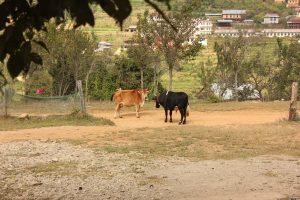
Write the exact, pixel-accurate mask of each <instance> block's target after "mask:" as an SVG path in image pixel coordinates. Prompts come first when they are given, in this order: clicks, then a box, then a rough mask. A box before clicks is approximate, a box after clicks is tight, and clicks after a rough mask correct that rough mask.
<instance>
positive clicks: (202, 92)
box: [194, 58, 216, 98]
mask: <svg viewBox="0 0 300 200" xmlns="http://www.w3.org/2000/svg"><path fill="white" fill-rule="evenodd" d="M194 73H195V75H196V79H197V80H198V83H199V85H200V88H199V91H198V92H197V97H198V98H208V97H209V96H210V95H211V94H212V89H211V87H212V84H213V83H214V81H215V80H216V68H215V67H214V66H213V63H212V61H211V59H210V58H208V60H207V61H206V62H201V63H199V64H198V67H197V68H195V71H194Z"/></svg>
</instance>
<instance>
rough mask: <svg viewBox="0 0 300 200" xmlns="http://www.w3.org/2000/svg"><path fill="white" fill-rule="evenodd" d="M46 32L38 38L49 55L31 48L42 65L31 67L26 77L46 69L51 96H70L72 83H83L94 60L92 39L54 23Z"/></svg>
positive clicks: (74, 84) (72, 89) (73, 84)
mask: <svg viewBox="0 0 300 200" xmlns="http://www.w3.org/2000/svg"><path fill="white" fill-rule="evenodd" d="M47 29H48V32H45V33H43V34H40V35H39V38H40V39H41V40H43V41H45V44H46V45H47V48H48V51H49V53H47V52H46V51H42V50H41V48H39V46H33V47H34V48H36V51H39V52H40V54H41V56H42V58H43V60H44V66H43V67H42V68H41V67H38V66H34V65H33V66H32V67H31V69H30V71H29V72H30V73H29V76H27V77H29V79H31V78H32V77H33V75H34V73H35V71H44V70H45V69H46V70H47V71H48V73H49V74H50V75H51V76H52V91H51V92H50V93H51V94H53V95H58V96H61V95H65V94H69V93H74V90H75V86H76V81H77V80H82V81H83V82H84V81H85V80H86V77H87V74H88V73H89V69H90V66H91V63H92V62H93V60H94V59H95V53H94V49H95V40H94V38H93V37H92V36H90V35H88V34H86V33H84V32H82V31H80V30H77V31H75V30H65V29H64V28H63V26H62V27H61V28H60V29H57V28H56V26H55V25H54V24H49V26H48V27H47ZM36 78H38V77H36ZM41 81H43V80H41ZM35 89H36V88H35Z"/></svg>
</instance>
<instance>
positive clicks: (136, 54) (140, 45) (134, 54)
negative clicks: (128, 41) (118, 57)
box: [127, 33, 159, 89]
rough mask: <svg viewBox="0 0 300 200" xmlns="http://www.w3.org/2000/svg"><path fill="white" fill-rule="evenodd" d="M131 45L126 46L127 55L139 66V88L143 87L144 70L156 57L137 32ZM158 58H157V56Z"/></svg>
mask: <svg viewBox="0 0 300 200" xmlns="http://www.w3.org/2000/svg"><path fill="white" fill-rule="evenodd" d="M133 43H134V44H135V45H132V46H131V47H129V48H128V51H127V53H128V57H129V58H131V59H132V60H133V61H134V62H135V64H136V65H137V66H138V67H139V68H140V72H141V76H140V77H141V78H140V80H141V88H142V89H143V88H144V70H145V69H146V68H147V67H149V66H150V65H151V64H152V63H154V61H155V60H157V57H155V52H154V50H153V49H152V48H150V47H149V46H148V45H147V41H145V38H144V37H142V36H141V35H140V34H139V33H138V34H137V35H135V37H134V39H133ZM158 59H159V58H158Z"/></svg>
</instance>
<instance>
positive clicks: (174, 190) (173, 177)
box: [0, 109, 300, 200]
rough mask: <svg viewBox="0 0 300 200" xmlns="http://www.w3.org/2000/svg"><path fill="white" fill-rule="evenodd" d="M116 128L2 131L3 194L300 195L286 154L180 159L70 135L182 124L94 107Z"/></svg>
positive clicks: (152, 114)
mask: <svg viewBox="0 0 300 200" xmlns="http://www.w3.org/2000/svg"><path fill="white" fill-rule="evenodd" d="M91 114H93V115H95V116H101V117H106V118H109V119H112V120H113V121H114V122H115V124H116V126H114V127H110V126H104V127H75V126H69V127H52V128H39V129H27V130H18V131H5V132H0V159H1V163H0V199H178V200H179V199H188V200H196V199H211V200H216V199H218V200H219V199H249V200H250V199H263V200H268V199H270V200H271V199H298V198H299V195H300V159H299V158H298V157H297V158H296V157H289V156H285V155H281V156H272V155H265V156H260V157H254V158H248V159H237V160H207V161H197V162H196V161H191V160H187V159H183V158H177V157H162V158H160V159H144V158H142V156H140V155H138V154H137V153H134V152H132V153H129V154H128V155H123V154H122V155H121V154H115V153H107V152H103V151H96V150H93V149H88V148H84V147H82V146H80V145H74V144H70V143H67V142H63V141H62V140H61V139H63V140H68V139H71V140H72V139H83V140H84V139H86V138H89V139H93V138H97V137H98V136H100V135H102V134H108V133H110V132H114V131H123V130H135V129H138V130H141V128H145V130H146V129H147V128H154V127H155V128H157V127H166V126H178V125H177V123H176V122H178V120H179V114H174V123H172V124H170V123H168V124H165V123H164V122H163V118H164V116H163V112H162V111H161V110H147V111H144V112H142V113H141V118H139V119H137V118H135V113H134V112H131V111H130V110H126V112H125V113H123V118H122V119H113V118H112V116H113V113H112V112H111V111H101V112H100V111H97V110H96V109H95V110H92V111H91ZM285 114H286V113H284V112H279V111H278V112H277V111H274V112H271V111H259V110H242V111H226V112H221V111H220V112H219V111H218V112H217V111H216V112H196V111H195V112H192V113H191V116H190V117H189V118H188V124H187V125H186V126H194V125H202V126H214V125H216V124H218V125H223V126H236V125H241V124H261V123H271V122H276V121H279V120H281V119H282V118H284V117H286V116H285Z"/></svg>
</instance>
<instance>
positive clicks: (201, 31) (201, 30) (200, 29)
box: [194, 19, 213, 36]
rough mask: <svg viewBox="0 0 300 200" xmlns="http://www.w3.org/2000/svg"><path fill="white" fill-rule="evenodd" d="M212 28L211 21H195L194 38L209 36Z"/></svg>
mask: <svg viewBox="0 0 300 200" xmlns="http://www.w3.org/2000/svg"><path fill="white" fill-rule="evenodd" d="M212 26H213V25H212V21H210V20H209V19H197V20H196V24H195V33H194V36H201V35H211V33H212Z"/></svg>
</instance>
